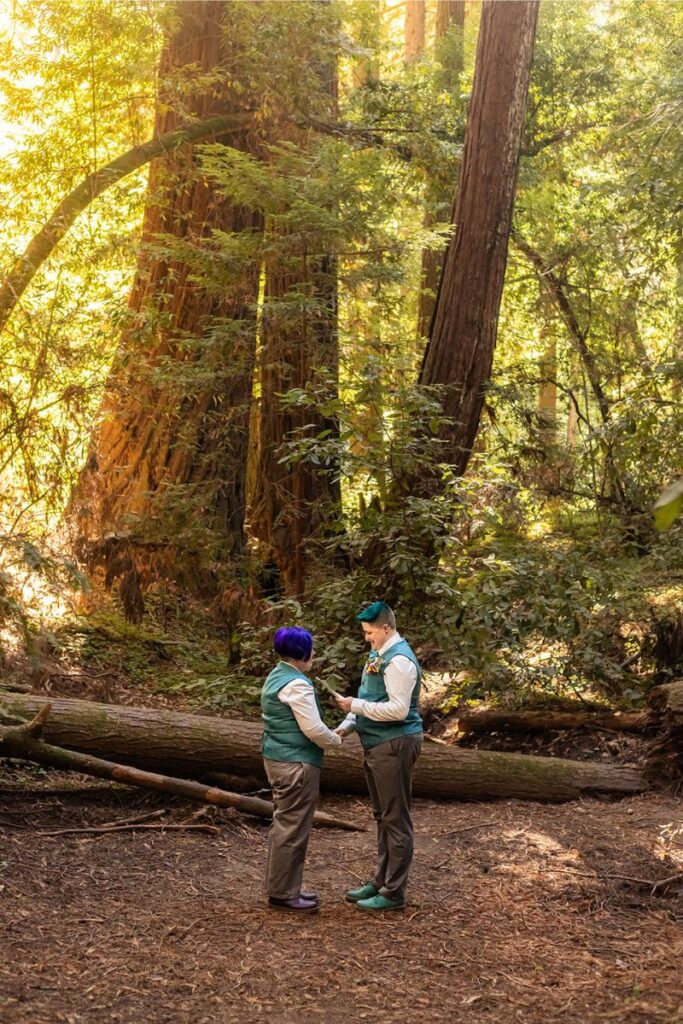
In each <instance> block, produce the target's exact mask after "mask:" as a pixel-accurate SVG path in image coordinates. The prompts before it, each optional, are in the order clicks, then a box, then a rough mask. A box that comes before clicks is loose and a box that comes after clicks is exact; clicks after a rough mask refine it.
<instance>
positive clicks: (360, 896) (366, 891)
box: [344, 882, 377, 903]
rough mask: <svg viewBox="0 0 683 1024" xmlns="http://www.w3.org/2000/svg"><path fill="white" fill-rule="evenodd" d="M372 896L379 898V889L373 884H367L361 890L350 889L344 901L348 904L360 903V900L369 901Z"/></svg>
mask: <svg viewBox="0 0 683 1024" xmlns="http://www.w3.org/2000/svg"><path fill="white" fill-rule="evenodd" d="M371 896H377V889H375V887H374V885H373V884H372V882H366V883H365V885H361V886H360V888H359V889H349V891H348V892H347V893H346V895H345V896H344V899H345V900H346V902H347V903H358V900H369V899H370V897H371Z"/></svg>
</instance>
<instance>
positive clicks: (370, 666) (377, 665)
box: [365, 651, 384, 676]
mask: <svg viewBox="0 0 683 1024" xmlns="http://www.w3.org/2000/svg"><path fill="white" fill-rule="evenodd" d="M383 668H384V662H383V661H382V659H381V658H380V656H379V655H378V654H377V652H376V651H373V652H372V653H371V654H370V655H369V656H368V660H367V663H366V665H365V671H366V672H367V674H368V675H369V676H378V675H379V674H380V672H381V671H382V669H383Z"/></svg>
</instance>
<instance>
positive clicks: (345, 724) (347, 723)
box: [337, 711, 356, 733]
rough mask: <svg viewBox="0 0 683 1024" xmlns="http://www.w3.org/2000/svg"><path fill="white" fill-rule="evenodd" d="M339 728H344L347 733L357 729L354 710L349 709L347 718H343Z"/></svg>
mask: <svg viewBox="0 0 683 1024" xmlns="http://www.w3.org/2000/svg"><path fill="white" fill-rule="evenodd" d="M337 728H338V729H343V730H344V732H345V733H350V732H355V731H356V716H355V715H354V713H353V711H349V713H348V715H347V716H346V718H344V719H342V721H341V722H340V723H339V725H338V726H337Z"/></svg>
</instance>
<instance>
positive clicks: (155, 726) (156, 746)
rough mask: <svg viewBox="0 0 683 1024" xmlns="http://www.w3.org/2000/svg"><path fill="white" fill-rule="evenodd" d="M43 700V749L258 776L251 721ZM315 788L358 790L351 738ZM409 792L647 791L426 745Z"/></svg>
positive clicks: (172, 770) (9, 701)
mask: <svg viewBox="0 0 683 1024" xmlns="http://www.w3.org/2000/svg"><path fill="white" fill-rule="evenodd" d="M50 703H51V704H52V710H51V712H50V717H49V718H48V720H47V721H46V722H45V724H44V727H43V736H44V738H45V741H46V742H47V743H51V744H55V745H58V746H62V747H67V748H69V749H72V750H78V751H81V752H84V753H89V754H93V755H95V756H97V757H101V758H105V759H107V760H114V761H117V762H120V763H124V764H129V765H132V766H134V767H137V768H142V769H146V770H150V771H155V772H161V773H163V774H173V775H177V776H181V777H192V776H194V777H198V776H202V775H205V774H206V773H209V772H211V773H213V772H236V773H237V774H249V775H256V776H257V777H259V778H264V773H263V763H262V758H261V753H260V749H261V734H262V728H261V726H260V725H259V724H258V723H256V722H242V721H234V720H226V719H221V718H206V717H202V716H199V715H186V714H179V713H177V712H173V711H156V710H150V709H145V708H129V707H118V706H116V705H107V704H92V703H90V702H89V701H78V700H66V699H60V698H53V697H51V698H50ZM44 704H45V698H41V697H34V696H26V695H24V694H17V693H9V692H2V693H0V705H2V706H3V708H4V709H5V711H6V712H9V713H10V714H15V715H20V716H24V717H25V718H30V717H31V716H32V715H34V714H36V713H37V712H38V711H39V710H40V708H41V707H42V706H43V705H44ZM321 784H322V787H323V788H324V789H327V790H334V791H341V792H345V793H364V792H365V791H366V785H365V776H364V772H363V765H362V759H361V752H360V746H359V744H358V741H357V739H356V738H355V737H352V738H351V739H349V740H347V741H346V742H345V744H344V746H343V748H342V749H341V750H339V751H336V750H335V751H333V752H331V753H327V754H326V756H325V765H324V768H323V773H322V779H321ZM413 788H414V792H415V794H416V795H417V796H428V797H443V798H456V799H461V800H482V799H491V798H499V797H506V798H512V797H516V798H518V799H522V800H546V801H563V800H573V799H576V798H578V797H580V796H582V795H585V794H588V793H611V794H614V795H617V796H618V795H624V794H627V793H637V792H640V791H642V790H644V789H646V788H647V784H646V783H645V781H644V779H643V776H642V775H641V773H640V772H638V771H636V770H635V769H632V768H620V767H614V766H611V765H604V764H593V763H590V762H582V761H566V760H561V759H560V758H544V757H532V756H528V755H524V754H499V753H494V752H491V751H483V750H459V749H457V748H455V747H446V746H441V745H438V746H437V745H436V744H434V745H432V744H429V745H428V746H427V747H426V748H425V749H424V750H423V752H422V755H421V757H420V760H419V761H418V764H417V768H416V772H415V780H414V787H413Z"/></svg>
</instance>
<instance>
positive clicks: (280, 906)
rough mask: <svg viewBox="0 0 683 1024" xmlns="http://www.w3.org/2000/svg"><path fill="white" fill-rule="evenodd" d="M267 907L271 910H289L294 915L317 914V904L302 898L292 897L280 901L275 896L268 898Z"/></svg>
mask: <svg viewBox="0 0 683 1024" xmlns="http://www.w3.org/2000/svg"><path fill="white" fill-rule="evenodd" d="M268 906H269V907H270V908H271V909H272V910H291V911H293V912H294V913H295V914H317V913H318V904H317V903H314V902H313V901H312V900H305V899H304V898H303V897H302V896H292V897H291V899H288V900H281V899H278V898H277V897H276V896H269V897H268Z"/></svg>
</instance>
